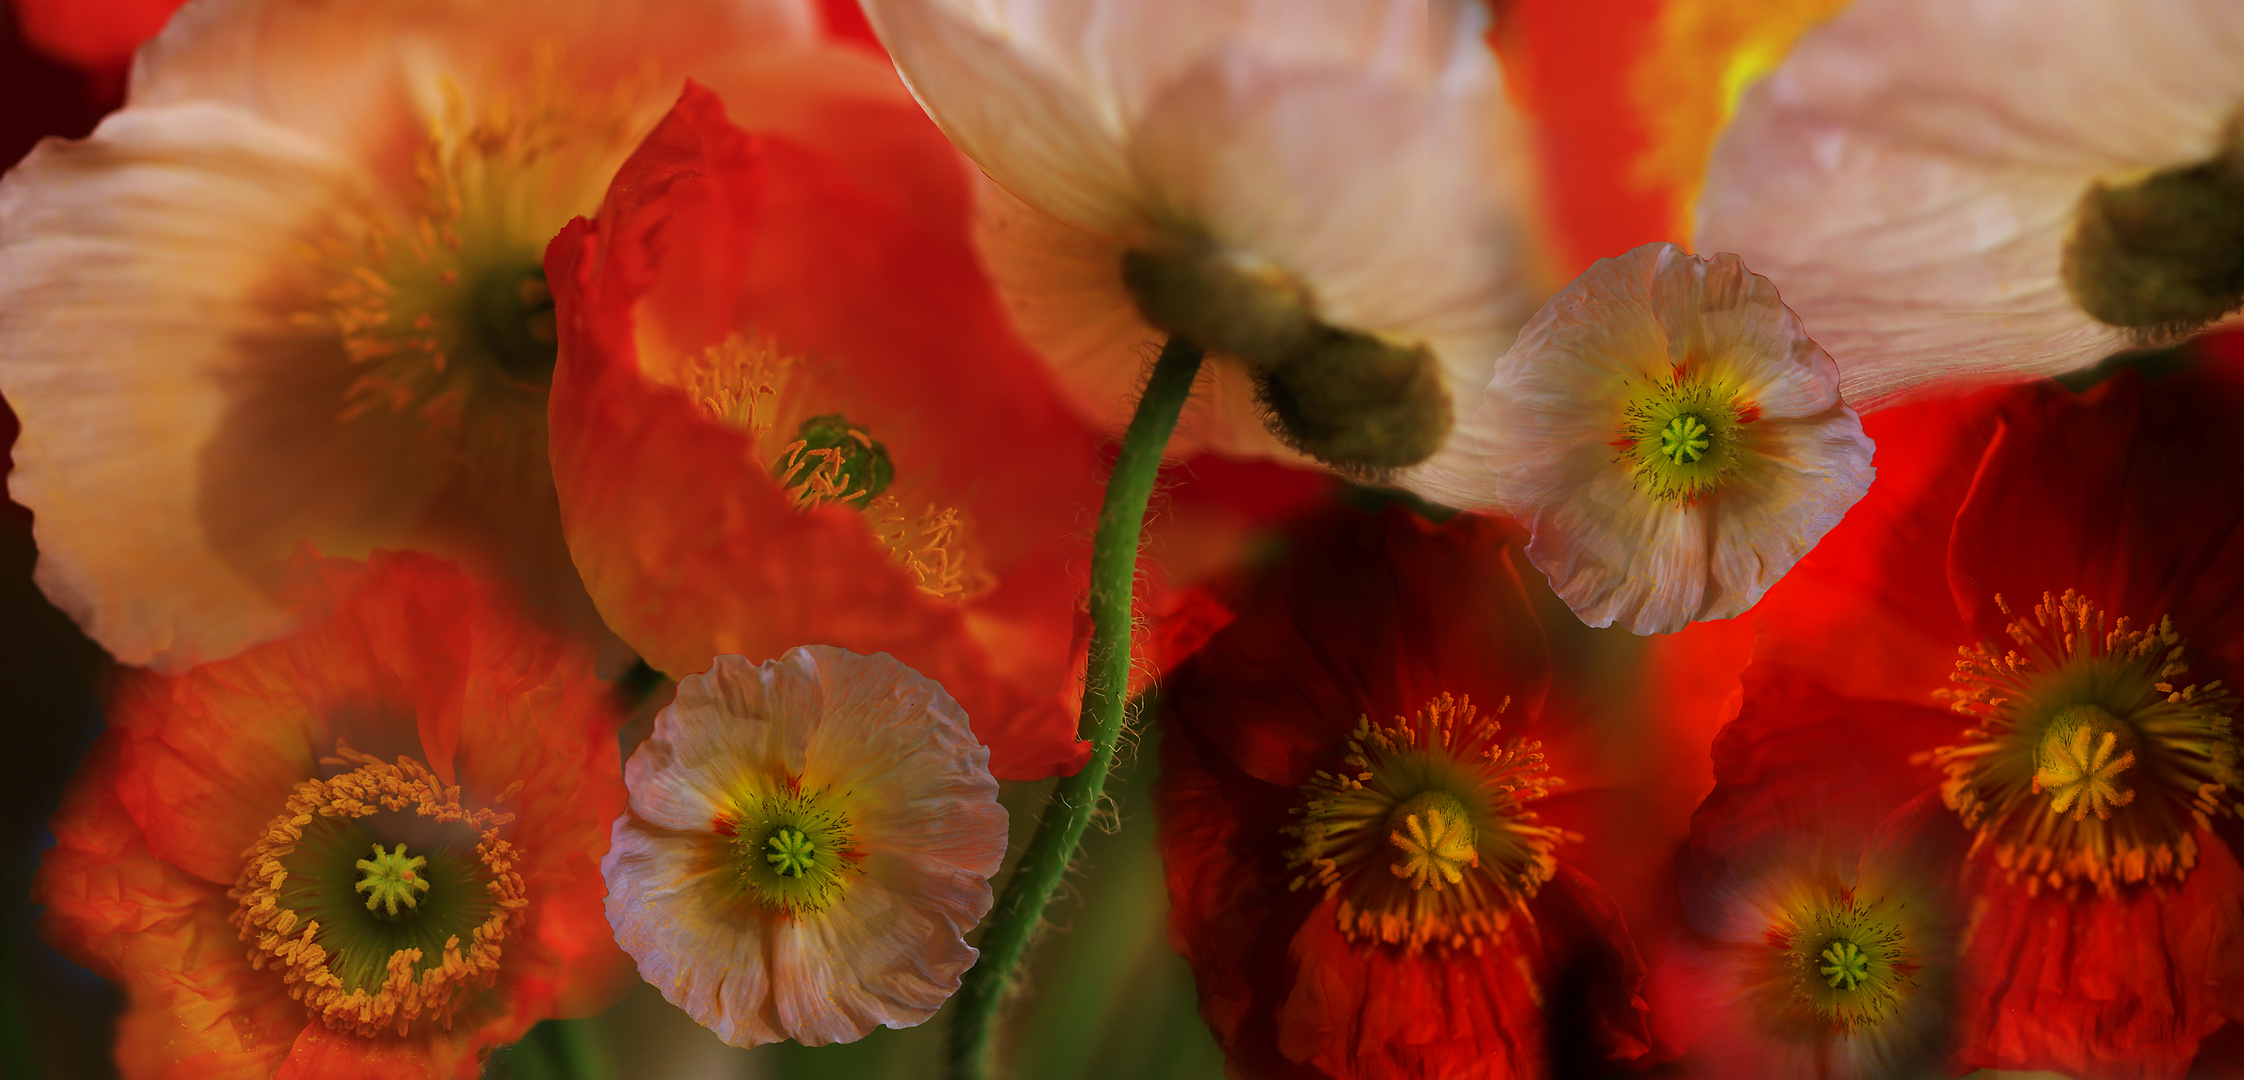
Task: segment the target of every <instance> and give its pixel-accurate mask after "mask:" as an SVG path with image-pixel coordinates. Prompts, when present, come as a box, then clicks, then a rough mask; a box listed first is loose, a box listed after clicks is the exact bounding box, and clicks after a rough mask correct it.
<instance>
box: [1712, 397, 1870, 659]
mask: <svg viewBox="0 0 2244 1080" xmlns="http://www.w3.org/2000/svg"><path fill="white" fill-rule="evenodd" d="M1750 432H1751V437H1752V439H1753V449H1754V457H1755V462H1754V466H1753V468H1752V469H1750V470H1748V471H1744V472H1741V473H1740V474H1739V475H1738V476H1737V477H1735V478H1734V479H1733V480H1732V481H1731V483H1730V486H1728V487H1726V488H1724V489H1723V491H1722V493H1721V494H1720V495H1719V496H1717V497H1716V498H1715V500H1714V502H1713V505H1712V509H1713V512H1714V526H1713V533H1714V561H1713V575H1712V576H1713V581H1712V582H1711V585H1710V587H1709V588H1708V590H1707V596H1706V600H1705V602H1704V603H1703V605H1702V606H1701V608H1700V610H1699V613H1698V614H1697V615H1696V616H1695V617H1696V618H1699V619H1727V618H1730V617H1732V616H1734V615H1739V614H1743V613H1744V612H1745V609H1747V608H1750V607H1752V606H1753V605H1754V604H1756V603H1759V602H1760V600H1761V594H1762V593H1765V592H1767V591H1769V586H1771V585H1774V584H1776V583H1777V581H1778V580H1779V579H1781V578H1782V577H1784V575H1785V574H1786V573H1787V572H1788V571H1790V570H1791V569H1792V567H1793V565H1794V564H1796V563H1798V562H1799V561H1800V558H1801V557H1802V556H1804V555H1806V554H1807V553H1808V552H1809V551H1810V550H1811V549H1813V548H1814V547H1815V545H1816V541H1818V540H1821V539H1823V535H1824V534H1825V533H1828V532H1830V531H1831V529H1832V527H1833V526H1836V525H1837V524H1839V519H1840V518H1842V517H1845V516H1846V513H1847V511H1848V510H1849V509H1850V508H1852V507H1853V506H1854V504H1855V503H1857V502H1859V501H1861V499H1862V496H1863V494H1864V493H1865V492H1867V491H1869V490H1870V479H1871V477H1872V476H1873V475H1874V472H1875V471H1874V470H1873V469H1871V467H1870V455H1871V451H1872V449H1873V447H1872V445H1871V443H1870V439H1869V437H1868V436H1865V435H1864V434H1863V433H1862V420H1861V418H1860V417H1859V416H1857V415H1856V414H1855V411H1854V410H1853V409H1850V408H1848V407H1846V406H1845V405H1833V406H1832V408H1831V409H1830V410H1829V411H1827V412H1825V413H1823V414H1822V415H1820V416H1812V417H1804V418H1800V419H1774V420H1771V419H1764V420H1762V421H1760V422H1759V423H1756V424H1754V425H1753V426H1752V428H1751V429H1750Z"/></svg>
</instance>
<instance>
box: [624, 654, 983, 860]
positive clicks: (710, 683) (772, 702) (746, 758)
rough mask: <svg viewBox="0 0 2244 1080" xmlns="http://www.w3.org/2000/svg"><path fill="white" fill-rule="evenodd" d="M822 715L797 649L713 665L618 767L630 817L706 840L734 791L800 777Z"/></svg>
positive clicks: (684, 683) (682, 691)
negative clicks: (767, 658)
mask: <svg viewBox="0 0 2244 1080" xmlns="http://www.w3.org/2000/svg"><path fill="white" fill-rule="evenodd" d="M824 708H825V689H824V687H823V686H822V684H821V683H820V680H819V674H818V669H817V667H816V665H815V664H814V663H813V662H812V661H811V660H810V659H809V657H807V656H806V655H805V654H804V653H803V651H802V650H800V649H796V650H793V651H790V652H789V653H788V654H787V655H785V656H783V657H780V658H779V659H777V660H773V661H771V662H770V663H767V664H761V665H759V664H754V663H751V662H749V661H748V660H747V658H745V657H740V656H729V655H728V656H720V657H717V658H716V660H715V661H714V662H712V664H711V665H710V668H709V670H708V671H706V672H703V673H701V674H698V675H688V676H686V677H685V678H683V679H680V680H678V696H677V698H676V699H675V700H673V701H672V702H671V703H670V705H669V707H668V708H665V709H663V710H662V712H661V713H659V714H657V715H656V716H655V726H654V733H653V734H651V735H649V736H648V737H647V741H646V742H644V743H641V744H640V746H639V749H638V751H637V752H636V753H633V754H632V755H631V760H630V762H629V763H627V764H626V765H625V766H624V780H625V784H626V786H627V787H628V788H629V789H630V791H631V812H632V813H634V814H637V815H638V816H640V817H642V818H645V819H646V820H647V821H649V822H651V823H653V824H654V825H658V826H660V827H662V828H666V829H680V830H690V829H698V830H702V831H704V832H706V831H708V830H709V829H710V828H711V826H712V821H713V820H714V818H715V817H716V815H717V814H719V813H720V812H726V811H730V810H731V809H732V808H733V805H734V800H735V799H736V798H737V797H738V795H739V793H740V791H741V789H742V788H743V786H744V781H748V780H755V781H760V782H762V783H765V784H771V783H777V782H780V781H783V780H784V779H785V778H787V777H801V776H802V775H803V772H804V769H805V761H806V760H807V748H808V746H809V743H810V739H811V733H812V731H813V730H814V729H815V728H816V727H817V725H818V722H819V721H818V718H819V714H820V713H821V712H822V711H823V709H824ZM985 753H986V751H985Z"/></svg>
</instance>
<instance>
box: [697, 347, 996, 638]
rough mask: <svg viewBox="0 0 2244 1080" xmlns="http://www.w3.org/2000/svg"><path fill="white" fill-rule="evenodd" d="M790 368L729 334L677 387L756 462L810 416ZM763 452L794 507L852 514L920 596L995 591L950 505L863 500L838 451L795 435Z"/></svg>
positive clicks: (790, 362) (863, 442)
mask: <svg viewBox="0 0 2244 1080" xmlns="http://www.w3.org/2000/svg"><path fill="white" fill-rule="evenodd" d="M798 366H799V361H798V360H797V359H795V358H793V357H789V356H785V355H783V354H782V353H781V352H780V351H779V348H778V346H777V345H776V344H775V343H773V342H771V341H770V340H768V339H762V338H748V337H744V336H742V335H740V334H734V335H731V336H729V337H727V338H726V339H725V340H723V341H721V342H718V343H717V344H716V345H713V346H710V347H709V348H707V349H704V350H702V351H701V352H700V353H699V354H696V355H695V356H693V357H691V358H690V359H688V360H687V361H685V362H684V363H683V364H682V365H681V366H680V368H679V372H678V385H679V386H680V388H682V389H684V390H685V391H686V393H687V394H688V395H690V396H691V397H692V398H693V399H694V401H695V403H697V404H698V405H700V406H701V409H702V411H703V412H704V413H706V414H707V415H709V416H711V417H713V418H715V419H717V420H720V421H722V422H724V423H725V424H727V425H729V426H731V427H733V428H735V429H736V430H739V431H742V432H744V433H746V434H747V435H748V437H749V438H750V439H751V440H752V441H753V442H754V443H755V445H756V446H757V448H758V449H757V453H758V456H764V455H763V451H762V448H763V447H764V445H765V444H766V443H767V442H768V441H769V440H770V439H771V437H772V432H773V431H774V430H780V429H783V425H785V424H791V423H795V422H797V421H799V420H800V419H801V418H802V416H803V415H804V414H805V413H807V412H809V410H808V409H805V408H799V407H797V405H798V404H799V403H798V401H797V400H796V399H799V398H802V397H807V396H811V392H810V388H808V387H806V386H805V384H806V383H809V382H811V381H812V380H810V379H808V378H806V377H804V375H803V373H802V372H801V371H799V370H798ZM849 437H850V438H851V439H853V440H856V441H857V443H858V445H860V446H865V447H868V448H869V447H870V446H871V445H872V435H871V434H870V433H869V432H866V431H864V430H862V429H854V428H853V429H851V430H850V432H849ZM769 456H770V457H771V458H773V459H774V460H775V461H776V464H775V467H774V468H773V470H772V472H773V474H774V475H776V476H779V477H783V478H785V477H792V478H793V479H792V482H791V483H784V481H783V483H784V486H785V490H786V495H787V499H788V501H789V503H790V504H791V505H793V506H794V508H795V509H796V510H797V511H801V512H808V511H811V510H815V509H817V508H819V507H823V506H830V505H843V506H848V507H850V508H852V509H855V510H857V511H858V512H859V513H860V514H862V515H863V516H864V518H865V523H866V526H867V527H868V528H869V529H870V531H871V533H872V537H873V540H874V541H875V542H877V543H879V544H880V546H881V547H882V548H883V549H884V550H886V551H887V552H888V556H889V559H890V560H891V561H892V562H894V563H895V564H896V566H897V567H898V568H899V569H901V570H903V571H904V573H905V574H907V575H909V576H910V578H911V580H912V584H913V585H914V586H915V587H917V588H918V589H919V591H920V592H922V593H925V594H927V595H928V596H932V597H935V598H936V599H939V600H947V601H951V602H953V603H963V602H966V601H969V600H974V599H978V598H980V597H982V596H985V595H988V594H989V593H990V592H991V591H992V590H994V589H996V588H997V577H996V575H994V574H991V573H990V572H989V571H988V570H987V569H986V568H985V567H984V565H983V561H982V557H981V545H980V544H979V543H978V542H977V541H976V540H975V538H974V535H973V529H972V527H971V523H970V522H969V521H968V519H967V517H966V514H965V513H964V512H963V511H961V510H959V509H958V508H956V507H947V506H938V505H936V504H934V503H924V504H921V508H920V509H919V510H918V511H916V512H914V511H912V510H908V509H906V506H905V503H904V502H903V500H901V499H899V498H898V497H896V496H895V495H891V494H879V493H877V492H876V493H872V496H873V497H871V498H869V499H868V498H866V496H867V494H868V492H867V491H866V490H865V488H864V487H863V486H862V485H861V484H859V483H857V482H855V481H854V480H853V479H852V478H851V476H850V474H849V464H850V463H849V455H848V453H846V452H845V451H844V450H842V449H839V448H824V449H817V448H812V447H811V446H810V444H809V442H808V441H807V440H804V439H800V438H797V439H792V440H789V441H788V442H787V443H785V444H783V445H781V446H780V447H779V448H778V450H777V451H775V452H774V453H772V454H771V455H769Z"/></svg>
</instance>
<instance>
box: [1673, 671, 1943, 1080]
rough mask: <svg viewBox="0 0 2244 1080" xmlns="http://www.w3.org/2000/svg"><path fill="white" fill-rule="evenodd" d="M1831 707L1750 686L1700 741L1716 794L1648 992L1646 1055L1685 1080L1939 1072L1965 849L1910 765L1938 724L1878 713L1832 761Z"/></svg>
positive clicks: (1896, 711)
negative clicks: (1652, 1034) (1713, 734)
mask: <svg viewBox="0 0 2244 1080" xmlns="http://www.w3.org/2000/svg"><path fill="white" fill-rule="evenodd" d="M1830 705H1831V696H1830V695H1829V693H1828V692H1826V691H1821V690H1818V689H1816V688H1813V687H1808V686H1801V685H1796V684H1792V683H1783V684H1766V683H1757V684H1756V685H1755V686H1754V693H1752V694H1751V695H1749V696H1748V697H1747V698H1746V699H1745V701H1744V702H1743V705H1742V708H1741V710H1740V712H1739V715H1738V716H1737V717H1736V719H1735V720H1733V721H1732V722H1731V723H1729V724H1728V725H1726V726H1725V727H1724V728H1723V729H1722V732H1721V734H1720V735H1719V736H1718V737H1717V738H1716V740H1715V743H1714V747H1713V755H1712V756H1713V764H1714V773H1715V778H1716V784H1715V787H1714V790H1713V791H1712V792H1711V793H1709V794H1708V796H1707V798H1706V800H1705V801H1704V802H1703V803H1702V804H1701V805H1700V807H1699V809H1698V812H1697V813H1696V814H1695V815H1693V817H1692V820H1691V841H1690V844H1689V846H1688V847H1687V848H1686V851H1685V855H1684V858H1683V860H1682V862H1681V864H1680V866H1679V872H1678V879H1679V880H1678V884H1679V886H1680V891H1681V893H1682V901H1683V915H1684V920H1683V927H1682V929H1681V931H1680V932H1679V933H1678V934H1677V935H1675V937H1674V939H1673V940H1672V941H1671V942H1670V943H1669V945H1668V947H1667V948H1666V950H1664V953H1663V956H1662V958H1661V961H1660V963H1659V965H1658V968H1657V969H1656V970H1655V972H1654V976H1653V984H1652V985H1653V1002H1654V1007H1655V1012H1654V1015H1655V1016H1658V1017H1659V1018H1660V1022H1659V1024H1660V1029H1661V1031H1660V1034H1661V1035H1662V1041H1663V1043H1666V1044H1667V1045H1670V1046H1673V1047H1675V1048H1676V1049H1677V1050H1679V1051H1684V1054H1683V1058H1682V1064H1681V1068H1682V1069H1683V1070H1684V1071H1685V1072H1686V1073H1688V1074H1690V1075H1699V1076H1709V1077H1716V1076H1772V1077H1773V1076H1818V1077H1828V1078H1831V1080H1856V1078H1859V1080H1883V1078H1887V1077H1907V1076H1934V1075H1939V1076H1946V1075H1951V1073H1950V1072H1948V1071H1944V1069H1945V1066H1946V1065H1947V1064H1948V1054H1949V1052H1950V1050H1951V1048H1952V1046H1953V1042H1954V1028H1955V1024H1954V1022H1953V1014H1954V1011H1955V1000H1956V980H1957V976H1958V971H1957V965H1958V960H1957V938H1958V936H1959V934H1960V933H1961V931H1962V929H1963V920H1964V917H1965V915H1966V910H1967V909H1966V908H1965V907H1964V905H1963V904H1962V903H1961V900H1960V898H1959V896H1958V895H1957V891H1956V887H1955V877H1956V874H1955V867H1954V864H1955V862H1956V861H1957V860H1958V859H1959V858H1960V857H1961V856H1962V854H1963V852H1964V850H1965V848H1966V847H1967V846H1968V841H1967V840H1965V839H1964V838H1962V837H1961V836H1960V835H1958V834H1957V831H1956V830H1955V829H1954V828H1953V827H1952V825H1950V824H1949V823H1948V822H1946V821H1944V820H1942V819H1941V818H1940V815H1944V814H1946V813H1947V811H1946V810H1945V808H1943V807H1942V806H1941V805H1940V803H1939V799H1938V797H1937V796H1936V795H1934V794H1933V793H1931V792H1929V791H1927V790H1926V789H1925V784H1924V777H1923V775H1922V772H1921V770H1919V769H1917V768H1915V767H1912V766H1911V765H1910V764H1909V760H1908V752H1909V748H1910V747H1912V746H1913V745H1915V742H1914V741H1913V740H1921V739H1923V738H1926V737H1933V738H1937V737H1939V736H1940V734H1942V733H1944V732H1946V731H1947V730H1948V729H1949V728H1950V727H1951V726H1952V725H1950V724H1949V723H1948V722H1947V721H1946V718H1945V717H1943V716H1941V715H1940V714H1939V713H1937V712H1934V711H1932V710H1922V709H1913V708H1908V707H1888V708H1886V709H1885V710H1884V711H1883V712H1878V713H1875V714H1865V715H1863V716H1862V717H1861V720H1862V723H1861V724H1860V725H1859V726H1858V727H1857V728H1856V729H1855V736H1856V739H1857V741H1858V743H1860V744H1861V746H1860V751H1859V752H1857V753H1854V754H1850V755H1848V756H1844V757H1840V756H1835V755H1833V754H1832V753H1831V749H1830V746H1829V740H1828V737H1827V734H1826V732H1825V730H1824V728H1825V727H1826V726H1827V725H1828V723H1829V721H1828V719H1827V713H1826V711H1827V710H1828V709H1829V708H1830ZM1912 800H1914V801H1913V802H1912ZM1897 806H1903V807H1905V808H1904V809H1902V810H1900V811H1898V812H1895V808H1896V807H1897Z"/></svg>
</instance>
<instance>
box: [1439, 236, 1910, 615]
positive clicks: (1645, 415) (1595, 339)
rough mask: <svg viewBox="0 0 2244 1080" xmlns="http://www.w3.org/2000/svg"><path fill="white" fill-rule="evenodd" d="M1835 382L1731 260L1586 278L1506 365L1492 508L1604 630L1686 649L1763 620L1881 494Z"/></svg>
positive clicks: (1773, 299) (1484, 499) (1621, 260)
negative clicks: (1775, 597)
mask: <svg viewBox="0 0 2244 1080" xmlns="http://www.w3.org/2000/svg"><path fill="white" fill-rule="evenodd" d="M1838 382H1839V372H1838V369H1837V368H1836V367H1834V366H1833V364H1832V362H1831V358H1830V357H1828V356H1826V355H1824V352H1823V350H1822V349H1820V348H1817V347H1816V343H1815V342H1813V341H1811V340H1809V339H1808V337H1807V335H1806V334H1805V333H1803V332H1802V329H1801V325H1800V320H1799V319H1798V318H1797V317H1795V316H1794V315H1793V313H1792V312H1791V311H1789V310H1787V309H1786V307H1785V306H1784V303H1783V302H1782V301H1781V300H1779V299H1778V297H1777V291H1776V288H1775V287H1774V286H1772V285H1771V284H1770V283H1769V279H1767V278H1764V277H1761V276H1759V275H1757V274H1754V273H1752V272H1750V271H1748V270H1747V269H1746V268H1745V266H1744V264H1743V263H1741V262H1739V261H1738V258H1737V256H1734V255H1717V256H1715V257H1714V258H1712V259H1701V258H1697V257H1694V256H1692V255H1691V254H1690V253H1688V252H1686V251H1684V250H1683V249H1682V248H1680V247H1677V246H1676V245H1674V244H1666V243H1660V244H1646V245H1644V246H1643V247H1640V248H1637V249H1636V250H1634V251H1631V252H1629V253H1627V254H1625V255H1621V256H1617V257H1615V258H1610V259H1600V260H1598V261H1597V262H1595V263H1593V264H1591V266H1590V268H1589V269H1588V270H1585V271H1583V272H1582V276H1581V277H1579V278H1576V279H1574V282H1573V284H1571V285H1568V286H1567V287H1566V288H1565V289H1564V290H1562V291H1560V292H1559V294H1558V295H1557V296H1554V297H1552V298H1551V300H1550V302H1549V303H1548V304H1545V305H1544V306H1543V310H1542V311H1541V312H1540V313H1538V314H1537V315H1536V316H1535V318H1534V319H1533V320H1532V321H1530V322H1529V323H1528V324H1527V327H1526V329H1524V330H1521V331H1520V335H1519V343H1518V344H1517V345H1514V346H1513V347H1512V349H1511V351H1510V352H1508V353H1506V354H1505V355H1504V357H1503V359H1502V360H1499V361H1498V362H1497V366H1496V374H1495V377H1494V379H1493V380H1491V381H1490V383H1489V385H1488V401H1487V404H1485V405H1483V406H1481V408H1480V412H1479V413H1478V414H1477V415H1475V416H1474V417H1473V420H1472V424H1471V429H1472V430H1471V432H1470V433H1469V434H1470V435H1471V436H1472V437H1473V438H1474V439H1475V440H1477V441H1479V442H1481V443H1482V444H1484V445H1485V446H1487V447H1488V457H1487V467H1488V469H1489V470H1490V471H1489V473H1488V474H1487V475H1486V476H1485V477H1484V478H1483V484H1484V486H1483V488H1482V489H1481V491H1480V493H1479V495H1478V497H1475V498H1469V499H1466V500H1464V502H1465V505H1469V506H1481V505H1487V504H1488V503H1494V504H1496V505H1498V506H1501V507H1502V508H1504V509H1505V510H1507V511H1509V512H1510V513H1511V514H1512V516H1514V517H1516V518H1518V519H1519V520H1520V521H1521V522H1522V523H1523V524H1525V525H1526V526H1527V528H1528V530H1529V533H1530V538H1529V540H1528V543H1527V557H1528V560H1529V561H1531V562H1533V563H1534V564H1535V566H1536V567H1537V568H1538V569H1540V570H1542V571H1543V573H1544V575H1545V576H1547V577H1549V578H1550V582H1551V587H1552V588H1553V589H1555V590H1556V591H1557V592H1558V595H1559V596H1560V597H1561V598H1563V599H1564V600H1565V601H1566V603H1567V605H1568V606H1569V607H1571V608H1573V609H1574V613H1575V614H1577V615H1579V616H1581V618H1582V621H1584V622H1586V623H1588V624H1589V625H1591V626H1607V625H1611V624H1613V623H1616V622H1617V623H1619V624H1621V625H1622V626H1625V627H1627V628H1628V629H1630V630H1632V631H1635V632H1636V633H1639V634H1651V633H1666V632H1671V631H1675V630H1681V629H1682V628H1683V627H1684V626H1686V625H1688V624H1689V623H1690V622H1692V621H1694V620H1700V619H1723V618H1729V617H1730V616H1733V615H1737V614H1739V613H1740V612H1743V611H1744V610H1745V609H1746V608H1749V607H1751V606H1753V604H1754V602H1755V601H1758V600H1759V599H1760V598H1761V594H1762V593H1763V592H1766V591H1767V590H1768V588H1769V586H1771V585H1773V584H1775V583H1776V581H1777V579H1779V578H1781V577H1783V576H1784V574H1785V572H1786V571H1788V570H1790V569H1791V568H1792V564H1793V563H1795V562H1798V561H1799V559H1800V557H1801V556H1802V555H1805V554H1807V552H1808V549H1810V548H1812V547H1814V546H1815V543H1816V541H1817V540H1820V539H1822V537H1823V534H1824V533H1826V532H1829V531H1830V530H1831V527H1832V526H1834V525H1836V524H1838V523H1839V519H1840V517H1841V516H1842V515H1844V514H1845V513H1846V511H1847V508H1848V507H1851V506H1853V505H1854V503H1855V501H1856V500H1858V499H1860V498H1861V497H1862V494H1863V492H1865V491H1867V490H1869V487H1870V477H1871V473H1872V470H1871V468H1870V452H1871V444H1870V440H1869V439H1867V438H1865V437H1864V436H1863V434H1862V422H1861V420H1860V418H1859V417H1857V416H1856V415H1855V411H1854V410H1853V409H1851V408H1848V407H1847V406H1846V405H1845V404H1844V403H1843V402H1841V401H1840V399H1839V389H1838Z"/></svg>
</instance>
